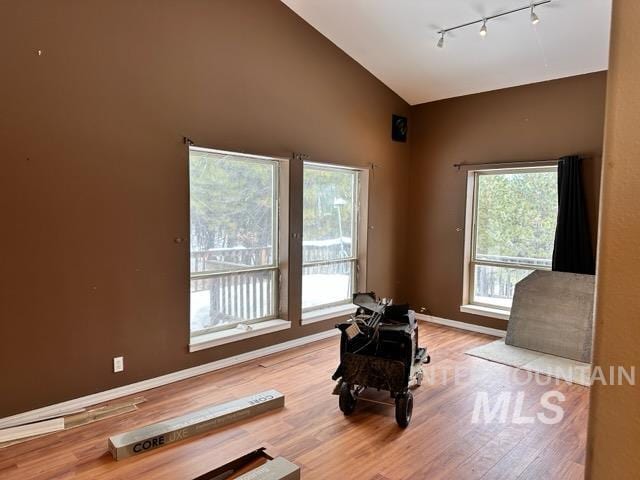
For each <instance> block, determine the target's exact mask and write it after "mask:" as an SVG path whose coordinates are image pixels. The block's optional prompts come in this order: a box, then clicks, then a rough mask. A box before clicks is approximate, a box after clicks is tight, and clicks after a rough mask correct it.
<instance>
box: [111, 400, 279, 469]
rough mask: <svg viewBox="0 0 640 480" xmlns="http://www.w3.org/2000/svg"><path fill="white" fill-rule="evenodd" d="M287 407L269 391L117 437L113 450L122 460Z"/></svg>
mask: <svg viewBox="0 0 640 480" xmlns="http://www.w3.org/2000/svg"><path fill="white" fill-rule="evenodd" d="M283 406H284V395H283V394H282V393H280V392H278V391H277V390H267V391H264V392H260V393H256V394H255V395H251V396H248V397H244V398H240V399H238V400H233V401H231V402H227V403H222V404H219V405H211V406H209V407H206V408H203V409H201V410H197V411H194V412H191V413H187V414H186V415H182V416H179V417H175V418H171V419H169V420H165V421H162V422H157V423H153V424H151V425H147V426H145V427H142V428H138V429H136V430H132V431H130V432H126V433H121V434H119V435H114V436H112V437H110V438H109V451H110V452H111V455H113V458H115V459H116V460H121V459H123V458H127V457H131V456H134V455H139V454H142V453H145V452H148V451H150V450H155V449H156V448H160V447H163V446H165V445H169V444H171V443H174V442H178V441H180V440H184V439H186V438H189V437H193V436H195V435H199V434H201V433H204V432H207V431H209V430H213V429H215V428H219V427H222V426H225V425H228V424H230V423H233V422H237V421H238V420H243V419H246V418H251V417H255V416H256V415H260V414H261V413H264V412H267V411H270V410H274V409H276V408H280V407H283ZM264 478H270V477H264ZM275 478H277V477H275ZM285 478H287V477H285Z"/></svg>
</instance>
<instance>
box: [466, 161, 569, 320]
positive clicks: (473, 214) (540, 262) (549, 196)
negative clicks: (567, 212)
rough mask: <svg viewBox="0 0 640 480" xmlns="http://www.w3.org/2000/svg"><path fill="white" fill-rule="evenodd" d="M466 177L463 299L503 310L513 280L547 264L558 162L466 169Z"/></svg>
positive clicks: (552, 234)
mask: <svg viewBox="0 0 640 480" xmlns="http://www.w3.org/2000/svg"><path fill="white" fill-rule="evenodd" d="M468 181H469V185H468V189H467V192H468V196H469V198H468V199H467V200H468V203H467V229H466V255H465V256H466V260H465V263H466V264H465V285H464V288H465V292H464V299H463V304H465V306H474V305H475V306H480V307H487V308H491V309H496V310H502V311H505V312H506V313H508V312H509V310H510V309H511V304H512V300H513V293H514V289H515V285H516V283H517V282H519V281H520V280H522V279H523V278H524V277H526V276H527V275H529V273H531V272H532V271H534V270H549V269H550V268H551V259H552V255H553V244H554V238H555V230H556V222H557V215H558V187H557V168H556V167H554V166H552V167H528V168H516V169H508V170H506V169H497V170H478V171H471V172H469V177H468ZM469 226H470V227H471V228H469Z"/></svg>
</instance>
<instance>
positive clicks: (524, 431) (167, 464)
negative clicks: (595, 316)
mask: <svg viewBox="0 0 640 480" xmlns="http://www.w3.org/2000/svg"><path fill="white" fill-rule="evenodd" d="M420 330H421V331H420V335H421V341H420V343H421V344H423V345H425V344H426V345H427V346H428V349H429V352H430V354H431V357H432V363H431V364H430V365H428V366H427V367H426V373H427V375H426V379H425V383H424V384H423V385H422V386H421V387H420V388H418V389H416V390H414V396H415V405H414V412H413V419H412V421H411V424H410V425H409V427H408V428H407V429H406V430H402V429H400V428H399V427H397V425H396V423H395V419H394V411H393V408H392V407H386V406H384V405H377V404H370V403H369V404H365V403H360V404H359V405H358V407H357V409H356V412H355V413H354V414H353V415H352V416H351V417H344V416H343V415H342V414H341V412H340V411H339V410H338V399H337V397H336V396H333V395H331V391H332V389H333V386H334V382H332V381H331V378H330V377H331V374H332V373H333V371H334V369H335V367H336V365H337V359H338V339H337V337H335V338H330V339H327V340H322V341H320V342H316V343H313V344H309V345H307V346H304V347H300V348H297V349H293V350H289V351H286V352H282V353H279V354H275V355H272V356H269V357H265V358H264V359H258V360H254V361H251V362H247V363H245V364H242V365H238V366H235V367H230V368H227V369H225V370H220V371H217V372H213V373H210V374H206V375H202V376H199V377H195V378H192V379H188V380H184V381H181V382H177V383H174V384H171V385H167V386H164V387H160V388H156V389H153V390H149V391H147V392H145V393H144V396H145V397H146V398H147V402H145V403H142V404H140V405H139V410H138V411H136V412H131V413H127V414H124V415H121V416H118V417H113V418H109V419H106V420H102V421H99V422H97V423H93V424H90V425H86V426H82V427H78V428H76V429H73V430H70V431H65V432H58V433H55V434H51V435H48V436H45V437H41V438H37V439H35V440H32V441H30V442H26V443H23V444H19V445H14V446H11V447H8V448H5V449H2V450H0V478H2V479H20V480H24V479H66V478H90V479H107V478H108V479H112V478H122V479H144V478H150V479H173V480H178V479H192V478H194V477H196V476H198V475H201V474H202V473H204V472H206V471H209V470H211V469H213V468H214V467H216V466H219V465H220V464H222V463H225V462H226V461H228V460H230V459H231V458H233V457H235V456H238V455H239V454H242V453H245V452H246V451H247V450H249V449H253V448H257V447H259V446H267V447H270V449H271V451H272V452H274V453H276V454H278V455H282V456H285V457H286V458H287V459H289V460H291V461H293V462H295V463H297V464H298V465H300V466H301V467H302V478H303V479H305V480H312V479H336V480H343V479H363V480H404V479H407V480H408V479H412V480H416V479H429V480H435V479H462V480H466V479H483V480H488V479H562V480H565V479H581V478H583V474H584V460H585V452H584V451H585V440H586V423H587V413H588V392H589V390H588V389H587V388H585V387H581V386H578V385H571V384H565V383H559V384H557V385H556V384H555V383H551V384H549V385H539V384H538V383H537V382H525V380H526V379H527V378H528V376H529V374H527V373H526V372H523V371H519V370H516V369H513V368H511V367H507V366H504V365H500V364H497V363H491V362H488V361H486V360H482V359H479V358H475V357H470V356H468V355H464V352H465V351H466V350H468V349H470V348H472V347H475V346H478V345H482V344H484V343H487V342H490V341H493V340H494V338H492V337H489V336H485V335H481V334H475V333H470V332H464V331H461V330H455V329H450V328H446V327H441V326H437V325H433V324H428V323H422V322H421V324H420ZM540 378H541V379H544V380H548V378H547V377H540ZM270 388H275V389H277V390H280V391H281V392H283V393H284V394H285V395H286V406H285V408H284V409H283V410H281V411H278V412H275V413H267V414H265V415H263V416H261V417H258V418H256V419H252V420H247V421H244V422H241V423H237V424H234V425H232V426H229V427H226V428H223V429H221V430H217V431H214V432H211V433H209V434H205V435H203V436H200V437H196V438H193V439H189V440H187V441H184V442H178V443H175V444H172V445H171V446H167V447H164V448H161V449H159V450H155V451H152V452H149V453H147V454H144V455H141V456H139V457H134V458H130V459H126V460H123V461H120V462H116V461H114V460H113V459H112V458H111V456H110V454H109V453H108V452H107V438H108V437H109V436H110V435H113V434H116V433H120V432H123V431H126V430H130V429H132V428H136V427H139V426H143V425H146V424H149V423H152V422H156V421H159V420H162V419H166V418H170V417H174V416H177V415H181V414H183V413H186V412H189V411H192V410H195V409H198V408H200V407H203V406H205V405H208V404H211V403H218V402H223V401H227V400H230V399H233V398H238V397H241V396H245V395H249V394H252V393H255V392H258V391H261V390H266V389H270ZM549 390H557V391H558V392H560V393H562V395H564V398H565V400H564V401H563V402H558V403H557V404H558V405H560V406H562V407H563V410H564V417H563V419H562V421H561V422H559V423H557V424H551V425H547V424H545V423H542V422H540V421H538V420H535V421H534V423H526V421H524V422H522V421H521V422H519V423H518V422H515V423H514V422H513V421H512V419H513V416H512V415H513V407H514V404H515V403H517V402H515V400H516V398H517V393H518V392H523V393H522V394H521V395H524V397H523V398H522V402H521V404H522V405H521V407H522V408H521V413H520V417H525V416H535V415H536V414H537V413H545V412H546V414H547V415H548V416H551V412H550V411H548V410H545V409H543V408H542V406H541V405H540V398H541V396H542V394H544V393H545V392H547V391H549ZM478 392H487V394H488V395H489V398H491V399H494V400H495V399H496V398H498V395H500V394H501V393H502V392H511V395H512V403H511V407H512V408H510V409H509V417H508V419H507V421H506V422H504V423H501V422H500V421H498V420H499V419H495V420H494V421H493V422H490V423H484V422H483V421H481V422H480V423H473V422H472V414H473V410H474V405H475V402H476V396H477V393H478ZM494 405H495V404H494V403H491V404H490V407H492V408H493V407H494Z"/></svg>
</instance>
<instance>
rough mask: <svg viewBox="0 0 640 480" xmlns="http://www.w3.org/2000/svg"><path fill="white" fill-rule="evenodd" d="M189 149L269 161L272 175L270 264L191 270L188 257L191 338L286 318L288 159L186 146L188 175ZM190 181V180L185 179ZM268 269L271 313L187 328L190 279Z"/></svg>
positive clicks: (244, 159) (254, 160)
mask: <svg viewBox="0 0 640 480" xmlns="http://www.w3.org/2000/svg"><path fill="white" fill-rule="evenodd" d="M191 152H202V153H211V154H216V155H229V156H233V157H242V158H243V160H242V161H247V162H255V163H261V164H270V165H272V166H273V168H274V175H273V192H274V196H273V202H272V206H273V218H272V220H273V225H272V239H273V241H272V243H273V245H272V249H273V253H272V262H271V264H270V265H260V266H255V267H246V268H237V269H234V270H228V271H205V272H196V273H193V272H191V259H190V260H189V292H190V295H189V335H190V338H191V339H192V342H193V341H194V340H197V339H198V338H200V337H203V336H206V335H210V334H212V333H213V334H215V333H219V332H225V331H227V330H232V329H237V328H238V327H239V326H242V325H255V324H259V323H262V322H269V321H272V320H276V319H281V318H286V311H287V309H288V308H287V305H286V301H287V298H288V296H287V294H286V290H287V278H286V276H285V275H283V266H284V265H286V262H287V257H288V255H287V253H286V252H287V249H288V244H287V238H288V219H289V215H288V198H289V193H288V184H289V159H287V158H279V157H273V156H265V155H255V154H248V153H244V152H233V151H227V150H219V149H213V148H206V147H200V146H195V145H189V148H188V156H189V178H190V177H191V169H190V160H191ZM189 184H190V180H189ZM190 206H191V190H189V225H191V213H190V211H191V207H190ZM189 255H190V256H191V228H190V231H189ZM266 271H269V272H272V275H273V288H272V291H271V302H272V304H273V312H274V313H273V314H271V315H267V316H262V317H259V318H255V319H251V320H240V321H237V322H230V323H226V324H223V325H216V326H213V327H208V328H205V329H202V330H195V331H194V330H191V282H192V281H193V280H206V279H208V278H215V277H221V276H233V275H238V274H243V273H251V272H266Z"/></svg>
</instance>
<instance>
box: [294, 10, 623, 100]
mask: <svg viewBox="0 0 640 480" xmlns="http://www.w3.org/2000/svg"><path fill="white" fill-rule="evenodd" d="M282 1H283V2H284V3H285V4H286V5H288V6H289V7H290V8H291V9H292V10H293V11H294V12H296V13H297V14H298V15H299V16H301V17H302V18H303V19H305V20H306V21H307V22H308V23H309V24H311V25H312V26H313V27H314V28H316V29H317V30H318V31H319V32H320V33H322V34H323V35H325V36H326V37H327V38H328V39H329V40H331V41H332V42H333V43H335V44H336V45H337V46H338V47H339V48H341V49H342V50H344V51H345V52H346V53H347V54H348V55H350V56H351V57H352V58H353V59H354V60H356V61H357V62H359V63H360V64H361V65H362V66H364V67H365V68H366V69H367V70H369V71H370V72H371V73H372V74H373V75H375V76H376V77H377V78H378V79H380V80H381V81H382V82H384V83H385V84H386V85H387V86H388V87H389V88H391V89H392V90H393V91H395V92H396V93H397V94H398V95H400V96H401V97H402V98H404V99H405V100H406V101H407V102H409V103H410V104H412V105H415V104H419V103H424V102H429V101H434V100H439V99H443V98H450V97H456V96H461V95H467V94H471V93H478V92H484V91H489V90H496V89H499V88H505V87H512V86H516V85H523V84H527V83H535V82H541V81H545V80H552V79H555V78H562V77H568V76H572V75H579V74H583V73H589V72H595V71H601V70H606V69H607V67H608V56H609V29H610V21H611V20H610V17H611V0H552V1H551V2H550V3H548V4H545V5H540V6H539V7H537V8H536V14H537V15H538V16H539V18H540V22H539V23H537V24H536V25H533V24H532V23H531V21H530V12H529V11H528V10H525V11H522V12H518V13H514V14H511V15H507V16H504V17H500V18H496V19H494V20H490V21H489V22H488V23H487V30H488V34H487V35H486V36H485V37H481V36H480V35H479V34H478V32H479V29H480V25H472V26H469V27H466V28H462V29H459V30H456V31H454V32H450V33H448V34H447V35H446V38H445V44H444V48H438V47H437V45H436V44H437V42H438V39H439V35H438V33H437V32H438V30H440V29H441V28H448V27H452V26H455V25H459V24H463V23H466V22H469V21H473V20H478V19H481V18H483V17H488V16H490V15H494V14H497V13H501V12H504V11H507V10H511V9H514V8H516V7H521V6H526V5H528V0H282Z"/></svg>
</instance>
